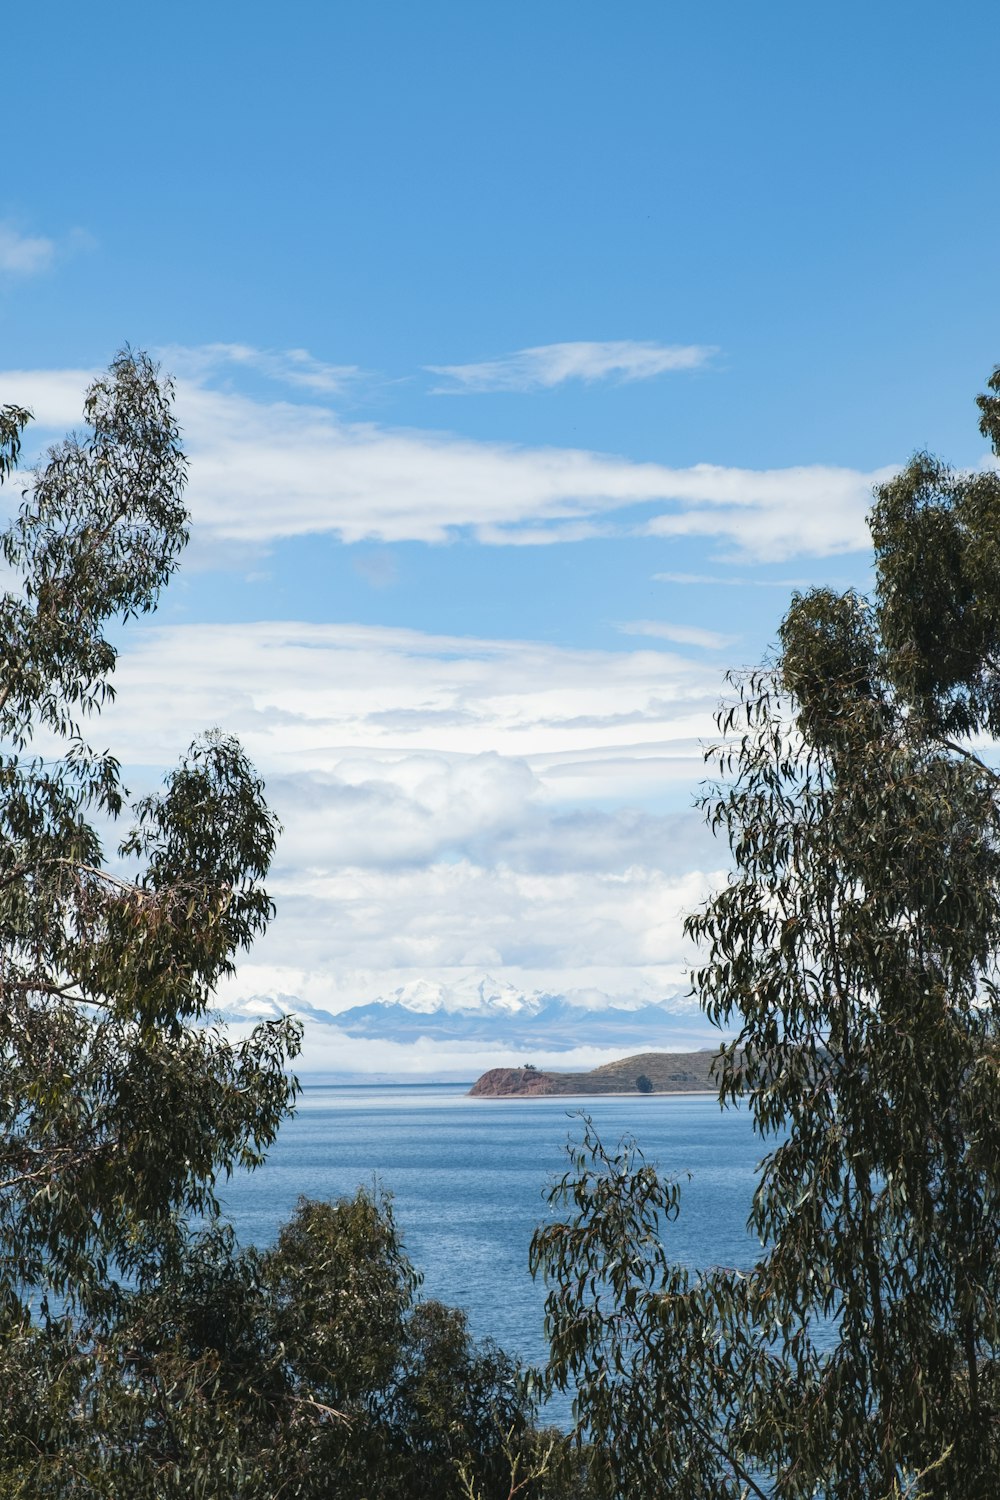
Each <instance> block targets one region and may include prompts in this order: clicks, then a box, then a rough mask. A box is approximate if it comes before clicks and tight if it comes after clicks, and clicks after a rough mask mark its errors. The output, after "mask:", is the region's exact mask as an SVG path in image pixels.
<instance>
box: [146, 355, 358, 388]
mask: <svg viewBox="0 0 1000 1500" xmlns="http://www.w3.org/2000/svg"><path fill="white" fill-rule="evenodd" d="M159 355H160V358H161V359H162V360H163V363H164V365H165V367H166V368H167V369H169V370H171V371H172V372H173V373H174V374H175V375H177V376H179V377H182V378H186V379H188V380H192V381H202V380H205V379H207V378H208V377H209V376H211V375H215V374H217V373H218V372H219V371H220V370H223V369H225V368H226V366H236V367H237V368H242V369H245V370H252V371H254V372H255V373H256V374H258V375H263V376H265V378H266V379H268V380H274V381H277V382H278V383H279V384H282V385H289V386H293V387H296V388H297V389H299V390H304V391H312V392H313V393H314V394H316V395H326V396H332V395H338V394H339V393H340V392H341V391H343V390H344V388H345V386H347V385H348V384H349V383H351V382H352V381H354V380H357V379H358V377H359V376H360V375H361V373H362V372H361V370H360V369H359V368H358V366H357V365H331V364H327V363H325V361H323V360H321V359H317V358H316V357H315V355H313V354H310V352H309V350H308V349H255V348H254V347H253V345H251V344H202V345H200V346H198V347H197V348H187V347H180V346H177V345H171V346H168V347H167V348H165V349H161V350H160V351H159Z"/></svg>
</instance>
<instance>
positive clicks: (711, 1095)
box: [466, 1089, 719, 1104]
mask: <svg viewBox="0 0 1000 1500" xmlns="http://www.w3.org/2000/svg"><path fill="white" fill-rule="evenodd" d="M718 1097H719V1091H718V1089H654V1090H653V1092H652V1093H649V1094H644V1093H642V1092H641V1090H639V1089H602V1091H601V1092H600V1093H599V1094H597V1093H594V1092H593V1090H590V1091H585V1092H583V1093H581V1094H567V1093H564V1092H563V1091H562V1090H559V1091H558V1092H553V1093H551V1094H547V1093H544V1092H543V1091H542V1090H541V1089H536V1090H535V1091H534V1092H533V1093H530V1094H529V1093H524V1094H473V1093H472V1092H471V1091H470V1092H469V1093H468V1094H467V1095H466V1098H469V1099H480V1100H485V1101H486V1103H488V1104H490V1103H492V1104H496V1103H498V1102H499V1103H503V1104H506V1103H508V1102H509V1101H511V1100H516V1101H518V1102H520V1101H521V1100H522V1099H717V1098H718Z"/></svg>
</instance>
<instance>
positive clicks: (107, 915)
mask: <svg viewBox="0 0 1000 1500" xmlns="http://www.w3.org/2000/svg"><path fill="white" fill-rule="evenodd" d="M85 416H86V422H87V428H88V431H87V434H86V436H84V437H75V436H74V437H71V438H69V439H67V440H66V441H65V442H63V443H61V444H59V445H58V446H57V447H55V448H52V449H51V450H50V452H49V454H48V456H47V459H46V461H45V462H44V463H43V465H42V467H41V468H40V469H39V470H38V471H37V472H36V473H35V474H34V475H32V476H29V479H28V483H27V486H26V489H25V491H24V493H23V504H22V506H21V508H20V511H19V513H18V514H17V515H16V516H15V517H14V519H13V521H12V522H11V523H10V525H9V526H8V528H7V530H6V531H5V532H4V533H3V534H2V535H0V551H2V555H3V558H4V561H5V563H6V565H7V569H8V576H9V579H10V583H9V586H8V588H7V591H6V592H5V593H3V594H2V595H0V993H2V997H3V1007H2V1013H0V1070H2V1079H3V1088H2V1091H0V1317H2V1318H3V1319H5V1320H7V1321H8V1322H9V1323H11V1324H16V1323H17V1322H18V1321H19V1320H21V1319H22V1318H23V1317H24V1315H25V1310H26V1308H27V1307H28V1305H29V1303H30V1302H31V1301H32V1300H37V1297H38V1296H39V1295H45V1294H47V1293H51V1292H54V1293H55V1294H56V1295H57V1296H58V1297H59V1298H60V1299H62V1300H63V1301H64V1302H69V1303H71V1304H73V1305H74V1306H77V1307H79V1308H80V1309H82V1310H87V1309H89V1308H91V1307H93V1306H96V1305H99V1304H100V1303H101V1302H102V1301H104V1300H106V1299H107V1297H108V1296H110V1295H113V1293H114V1288H115V1285H116V1279H117V1278H120V1277H121V1276H122V1275H125V1276H133V1275H136V1274H138V1273H139V1272H140V1271H142V1272H146V1271H148V1268H149V1265H150V1263H152V1262H157V1261H160V1260H162V1259H163V1257H164V1256H167V1255H169V1254H170V1250H171V1245H172V1242H173V1240H174V1238H175V1236H176V1230H177V1225H178V1223H180V1222H181V1221H182V1220H183V1219H184V1218H185V1217H186V1216H187V1215H189V1214H192V1213H195V1214H202V1213H206V1212H211V1210H212V1208H213V1206H214V1201H215V1200H214V1192H213V1183H214V1181H215V1179H216V1177H217V1176H218V1174H219V1173H220V1172H221V1173H226V1172H228V1171H231V1170H232V1169H233V1167H235V1166H237V1165H243V1166H248V1165H253V1164H254V1163H256V1162H257V1161H259V1160H260V1159H261V1154H262V1152H263V1150H264V1149H265V1147H266V1146H267V1145H268V1144H269V1142H270V1141H271V1140H272V1139H273V1137H274V1134H275V1131H276V1129H277V1127H278V1123H279V1121H280V1120H281V1118H282V1116H283V1115H284V1114H285V1113H286V1111H287V1108H288V1106H289V1103H290V1101H291V1099H292V1096H293V1089H294V1085H293V1083H292V1082H291V1081H290V1079H289V1077H288V1076H287V1074H286V1071H285V1062H286V1059H287V1058H288V1057H289V1056H290V1055H292V1054H293V1053H294V1051H295V1050H296V1047H297V1030H296V1027H295V1026H294V1025H293V1024H291V1023H279V1024H277V1025H265V1026H261V1027H258V1028H257V1029H256V1030H255V1031H254V1032H253V1034H252V1035H251V1037H250V1038H249V1039H248V1040H247V1041H245V1042H243V1043H240V1044H233V1043H231V1042H230V1041H229V1040H228V1039H226V1038H225V1037H224V1036H223V1035H222V1034H221V1033H220V1032H219V1031H217V1030H213V1029H211V1028H210V1027H208V1026H206V1025H203V1024H197V1023H199V1022H201V1021H202V1020H203V1018H204V1017H205V1014H206V1011H207V1009H208V1007H209V1005H210V1003H211V999H212V995H213V991H214V988H215V986H216V985H217V983H218V981H219V980H220V979H221V978H222V977H223V976H224V975H226V974H228V973H231V972H232V969H233V962H234V957H235V954H236V953H237V951H238V950H239V949H240V948H241V947H246V946H247V945H248V944H249V943H250V942H251V941H252V940H253V938H254V937H255V936H256V935H258V934H259V933H260V932H262V931H263V929H264V927H265V926H266V923H267V920H268V917H269V915H270V911H271V903H270V901H269V898H268V896H267V893H266V891H265V889H264V886H263V884H262V882H263V879H264V877H265V875H266V873H267V868H268V865H269V863H270V859H271V854H272V850H273V848H274V840H275V832H276V824H275V820H274V818H273V816H272V815H271V813H270V812H269V811H268V809H267V807H266V805H265V803H264V800H263V795H262V787H261V784H260V782H259V780H258V779H257V777H256V776H255V774H254V772H253V769H252V767H251V766H250V765H249V763H248V762H247V760H246V758H245V756H244V755H243V753H242V751H241V750H240V747H239V746H238V744H237V743H236V742H235V741H234V740H231V739H229V738H227V737H225V736H224V735H222V734H220V733H218V732H217V731H214V732H212V733H210V734H207V735H206V736H205V737H204V739H202V740H201V741H199V742H198V743H196V744H195V745H193V746H192V747H191V749H190V750H189V751H188V753H187V755H186V756H185V757H184V758H183V759H182V761H181V763H180V765H179V767H178V769H177V770H176V771H175V772H173V773H172V774H171V775H170V776H168V778H167V781H166V784H165V787H164V789H163V791H162V793H160V794H159V795H154V796H147V797H145V798H142V799H141V800H139V801H138V802H136V803H135V805H134V806H132V807H130V806H129V805H128V802H127V796H126V793H125V789H124V787H123V786H122V782H121V778H120V774H119V767H118V763H117V761H116V760H115V759H114V757H113V756H112V755H111V754H110V753H109V752H107V751H104V750H95V749H93V748H92V747H91V746H90V745H89V744H88V742H87V739H86V738H85V736H84V730H85V728H87V727H88V726H89V724H90V723H91V722H92V721H93V719H94V717H95V715H96V714H97V713H98V712H99V710H100V707H101V705H102V703H104V702H106V701H108V699H109V698H110V697H111V696H112V695H113V687H112V683H111V680H110V679H111V675H112V673H113V670H114V666H115V660H116V651H115V647H114V645H113V644H112V642H111V639H110V637H109V633H108V632H109V627H110V626H117V625H120V624H121V623H122V622H125V621H128V620H129V619H131V618H133V617H135V616H137V615H140V614H143V613H146V612H148V611H149V610H151V609H153V608H154V607H155V604H156V601H157V597H158V595H159V592H160V590H161V588H162V587H163V585H164V584H165V583H166V581H167V580H168V578H169V577H170V574H171V573H172V572H173V570H174V568H175V566H176V563H177V559H178V557H179V555H180V552H181V550H182V548H183V546H184V543H185V541H186V539H187V530H186V526H187V516H186V512H185V510H184V507H183V502H182V491H183V486H184V479H185V462H184V455H183V452H182V450H181V446H180V442H179V436H178V430H177V426H176V422H175V419H174V415H173V410H172V404H171V389H170V386H169V383H168V382H166V381H161V380H160V379H159V377H158V374H157V371H156V368H155V367H154V366H153V365H152V364H151V362H150V361H149V359H148V358H146V357H145V356H144V355H133V354H131V353H129V352H125V353H123V354H121V355H119V356H118V357H117V358H116V359H115V361H114V362H113V364H112V365H111V368H110V370H109V372H108V374H107V375H106V376H105V377H103V378H102V379H99V380H97V381H96V382H95V383H94V384H93V385H92V386H91V388H90V390H89V392H88V394H87V397H86V403H85ZM27 420H28V414H27V413H26V412H25V411H23V410H22V409H19V408H13V407H7V408H4V410H3V412H2V414H0V447H2V452H3V455H4V457H3V467H4V468H5V469H6V470H8V471H9V470H10V468H11V467H12V466H13V465H14V463H15V462H16V460H17V457H18V449H19V444H20V436H21V432H22V430H23V428H24V426H25V424H26V422H27ZM122 820H125V833H124V837H123V838H122V839H121V846H120V850H119V851H118V856H117V861H116V860H114V859H112V861H111V862H110V863H109V861H108V858H107V857H106V854H105V850H104V848H103V845H102V838H101V836H100V834H99V832H98V823H100V824H101V825H102V826H104V827H105V828H110V829H112V830H113V829H114V826H115V824H116V823H117V824H119V826H120V825H121V823H122ZM129 825H131V826H129Z"/></svg>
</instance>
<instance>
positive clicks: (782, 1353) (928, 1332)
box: [533, 371, 1000, 1500]
mask: <svg viewBox="0 0 1000 1500" xmlns="http://www.w3.org/2000/svg"><path fill="white" fill-rule="evenodd" d="M990 391H991V394H990V395H988V396H985V397H982V398H980V408H981V412H982V430H983V432H984V434H985V435H987V436H989V437H990V438H991V439H992V441H993V443H994V447H995V448H996V450H997V452H998V453H1000V415H998V413H1000V371H998V372H997V373H995V374H994V376H993V378H992V380H991V382H990ZM998 523H1000V476H998V475H997V474H996V473H994V472H993V471H987V472H984V473H978V474H974V475H965V474H955V473H953V472H952V471H951V470H949V469H947V468H946V467H945V466H944V465H942V464H940V463H938V462H937V460H934V459H932V458H930V457H929V456H928V455H926V454H918V455H917V456H916V457H915V458H914V459H913V460H912V461H911V462H910V464H909V465H908V466H907V467H906V468H905V469H904V470H903V471H902V472H901V473H900V474H899V475H898V476H897V477H896V478H894V479H892V480H890V481H889V482H888V483H886V484H885V485H883V486H881V487H880V488H879V489H878V490H877V491H876V494H875V504H874V508H873V511H872V514H871V528H872V535H873V538H874V543H875V553H876V568H877V584H876V590H875V596H874V599H873V600H871V601H869V600H866V599H863V598H861V597H859V596H857V595H856V594H854V593H847V594H843V595H838V594H836V593H834V592H832V591H831V590H828V589H815V590H812V591H810V592H809V593H806V594H803V595H796V596H795V597H794V598H793V600H792V604H791V607H790V609H789V611H788V614H787V615H786V617H785V620H784V622H783V624H782V627H781V631H780V646H779V650H778V653H777V655H776V658H775V660H774V661H773V662H772V663H771V664H770V665H769V666H768V667H766V668H764V669H761V670H759V671H756V672H751V673H749V674H748V675H746V676H744V677H742V678H740V679H736V686H737V689H738V695H737V699H736V701H735V702H734V703H732V704H731V705H729V706H727V707H725V708H724V709H723V710H722V712H721V713H720V720H719V727H720V736H721V737H720V741H719V743H718V745H717V746H715V747H714V748H713V749H712V750H711V751H710V752H709V754H710V759H711V760H712V761H713V762H714V764H715V767H716V771H717V780H716V782H715V783H714V784H712V785H711V786H710V787H709V788H708V790H707V791H706V794H705V797H704V801H703V805H704V809H705V812H706V816H707V818H708V820H709V822H710V824H711V826H712V827H713V829H714V830H716V831H717V832H718V833H719V834H721V835H722V836H724V837H725V838H726V840H727V841H728V844H729V847H730V849H731V851H732V857H733V865H734V871H733V874H732V876H731V877H730V879H729V881H728V883H727V884H726V885H725V886H724V887H723V888H722V889H721V890H720V891H719V892H718V894H717V895H716V896H715V897H714V898H712V899H711V900H710V901H709V902H708V903H707V905H706V906H705V908H704V909H703V910H702V911H700V912H698V913H697V914H695V915H694V916H692V917H691V918H690V919H689V921H688V924H687V927H688V932H689V934H690V935H692V936H693V937H694V938H696V939H697V940H698V941H699V943H700V944H701V945H702V949H703V952H704V960H703V963H702V965H701V967H700V968H699V969H698V970H697V971H696V974H695V976H694V982H695V987H696V989H697V991H698V993H699V996H700V999H701V1003H702V1006H703V1008H704V1010H705V1012H706V1014H707V1015H708V1017H709V1018H710V1019H711V1020H712V1021H714V1022H716V1023H717V1024H718V1025H720V1026H721V1027H724V1028H726V1029H727V1030H728V1031H730V1032H731V1034H732V1039H731V1040H730V1041H728V1042H727V1044H726V1045H725V1046H724V1047H723V1048H722V1051H721V1055H720V1060H719V1065H718V1068H719V1078H720V1098H721V1100H722V1102H723V1103H724V1104H736V1103H739V1104H741V1105H742V1106H743V1107H745V1108H747V1109H748V1110H749V1111H750V1112H751V1114H752V1116H753V1122H754V1125H755V1128H756V1129H757V1131H758V1132H759V1133H760V1135H761V1136H762V1138H763V1140H764V1142H765V1143H766V1146H767V1153H766V1155H765V1157H764V1160H763V1162H762V1164H761V1168H760V1174H759V1179H758V1183H757V1188H756V1192H755V1195H754V1199H753V1205H752V1209H751V1213H750V1228H751V1229H752V1230H753V1231H754V1232H755V1233H756V1234H757V1235H758V1236H759V1238H760V1241H761V1242H762V1245H763V1249H762V1253H761V1257H760V1259H759V1261H758V1262H757V1264H756V1265H755V1266H754V1267H753V1268H752V1269H751V1270H749V1271H746V1272H742V1271H737V1270H733V1269H726V1268H719V1269H715V1270H711V1271H708V1272H705V1273H703V1274H700V1275H695V1274H693V1273H690V1272H688V1271H687V1270H685V1269H684V1268H682V1267H678V1266H675V1265H673V1264H672V1263H671V1260H670V1257H669V1253H668V1250H667V1248H666V1245H667V1244H668V1243H669V1222H670V1220H671V1219H672V1218H673V1217H674V1215H675V1214H676V1212H677V1210H678V1206H679V1188H678V1186H677V1184H676V1183H670V1182H664V1181H663V1180H662V1179H661V1178H660V1177H659V1176H658V1174H656V1173H655V1172H652V1171H651V1169H650V1168H649V1167H648V1166H646V1165H645V1164H644V1163H642V1162H641V1161H636V1160H635V1159H634V1157H633V1156H632V1155H631V1154H630V1153H629V1152H628V1151H625V1152H624V1153H619V1154H617V1155H615V1154H613V1153H610V1154H609V1153H607V1152H606V1151H605V1150H604V1148H603V1146H601V1144H600V1143H599V1142H597V1141H596V1140H594V1139H593V1138H589V1139H587V1140H586V1141H585V1143H584V1149H583V1150H582V1152H581V1153H580V1155H579V1156H578V1157H577V1159H576V1161H575V1164H574V1169H573V1170H572V1171H571V1172H570V1173H569V1174H568V1176H567V1178H566V1179H565V1180H564V1182H563V1183H562V1184H561V1185H560V1186H559V1188H557V1190H556V1196H557V1199H559V1201H562V1202H564V1203H566V1204H567V1205H568V1206H569V1208H570V1209H571V1212H570V1214H569V1216H568V1217H567V1218H566V1219H565V1221H564V1222H561V1223H559V1224H556V1225H552V1226H549V1227H547V1228H546V1229H545V1230H543V1231H540V1233H539V1235H538V1236H536V1240H535V1243H534V1247H533V1257H534V1263H535V1266H536V1268H537V1269H539V1270H541V1271H543V1272H544V1273H545V1274H546V1275H547V1276H548V1277H549V1279H550V1289H549V1293H548V1321H549V1328H550V1334H551V1337H552V1344H553V1358H552V1362H551V1364H550V1368H549V1379H550V1381H551V1382H552V1383H553V1384H554V1385H556V1386H558V1387H563V1388H564V1387H567V1386H569V1385H570V1384H571V1383H572V1382H573V1381H578V1382H579V1393H578V1397H577V1414H578V1420H579V1425H580V1431H581V1433H582V1434H584V1435H585V1436H586V1437H587V1438H588V1439H589V1440H590V1441H591V1442H592V1443H593V1445H594V1452H595V1459H594V1464H595V1474H596V1475H597V1477H598V1479H599V1481H600V1483H602V1484H603V1486H604V1493H606V1494H607V1495H608V1496H618V1495H628V1496H630V1497H632V1496H634V1497H641V1496H645V1495H649V1496H653V1495H657V1496H658V1495H662V1494H665V1493H666V1494H671V1495H676V1496H680V1497H691V1500H696V1497H702V1500H708V1497H712V1500H715V1497H725V1496H733V1497H735V1496H743V1495H750V1494H754V1495H760V1496H763V1495H766V1496H773V1497H780V1500H792V1497H795V1500H799V1497H802V1500H804V1497H806V1496H815V1495H828V1496H836V1497H838V1500H862V1497H864V1500H882V1497H885V1500H889V1497H894V1496H901V1495H904V1494H912V1495H921V1496H928V1497H931V1496H933V1497H941V1500H943V1497H954V1496H958V1495H962V1496H963V1497H971V1500H975V1497H984V1500H985V1497H987V1496H992V1495H995V1494H996V1493H997V1477H996V1476H997V1474H998V1473H1000V1378H998V1377H1000V1364H998V1359H1000V1256H998V1254H997V1245H998V1244H1000V991H998V988H997V978H998V976H997V954H998V949H1000V777H998V775H997V772H996V771H995V769H994V768H993V766H992V765H991V764H990V763H989V761H988V759H984V758H983V757H982V756H981V754H980V753H979V751H978V748H977V746H978V743H979V742H980V741H981V739H982V737H984V736H986V737H988V736H993V735H996V734H997V732H998V730H1000V551H998V537H1000V525H998Z"/></svg>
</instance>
